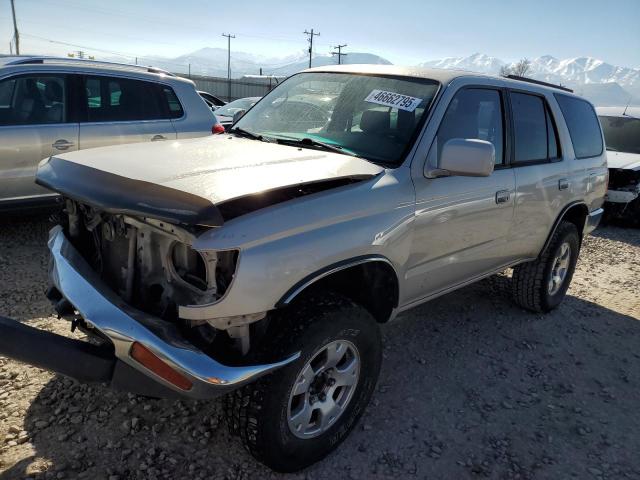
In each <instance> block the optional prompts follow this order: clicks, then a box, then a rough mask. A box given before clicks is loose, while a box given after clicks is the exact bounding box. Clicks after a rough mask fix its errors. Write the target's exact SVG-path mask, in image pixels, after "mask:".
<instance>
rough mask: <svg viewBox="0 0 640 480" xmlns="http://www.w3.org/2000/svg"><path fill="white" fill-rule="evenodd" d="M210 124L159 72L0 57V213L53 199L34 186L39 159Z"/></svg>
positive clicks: (187, 89)
mask: <svg viewBox="0 0 640 480" xmlns="http://www.w3.org/2000/svg"><path fill="white" fill-rule="evenodd" d="M216 123H217V121H216V119H215V116H214V115H213V113H212V112H211V110H210V109H209V108H207V105H206V104H205V102H204V101H203V100H202V98H201V97H200V96H199V95H198V94H197V93H196V90H195V87H194V84H193V83H192V82H191V81H189V80H185V79H182V78H178V77H175V76H173V75H172V74H170V73H167V72H164V71H161V70H157V69H154V68H150V67H139V66H135V65H121V64H114V63H104V62H94V61H90V60H74V59H68V58H60V59H58V58H49V57H3V58H0V209H2V210H6V209H13V208H16V207H24V206H31V205H39V204H42V203H47V201H51V200H52V199H53V198H54V197H56V196H57V195H56V194H54V193H53V192H51V191H50V190H46V189H44V188H42V187H40V186H38V185H36V184H35V183H34V177H35V172H36V168H37V166H38V163H39V162H40V160H42V159H43V158H46V157H49V156H51V155H54V154H57V153H60V152H69V151H74V150H81V149H82V150H84V149H87V148H94V147H102V146H106V145H116V144H121V143H133V142H148V141H152V142H153V141H157V140H172V139H173V140H175V139H176V138H189V137H199V136H203V135H211V133H212V127H214V125H216ZM218 128H220V126H219V125H218ZM217 133H219V132H217ZM132 161H133V160H132Z"/></svg>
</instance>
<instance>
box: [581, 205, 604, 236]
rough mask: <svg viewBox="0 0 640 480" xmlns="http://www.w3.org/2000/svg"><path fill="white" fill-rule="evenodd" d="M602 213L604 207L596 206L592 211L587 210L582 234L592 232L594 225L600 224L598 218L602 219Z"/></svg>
mask: <svg viewBox="0 0 640 480" xmlns="http://www.w3.org/2000/svg"><path fill="white" fill-rule="evenodd" d="M603 215H604V209H602V208H598V209H596V210H594V211H592V212H589V215H588V216H587V221H586V222H585V223H584V234H585V235H588V234H590V233H591V232H593V231H594V230H595V229H596V227H597V226H598V225H599V224H600V220H602V216H603Z"/></svg>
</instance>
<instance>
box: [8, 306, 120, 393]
mask: <svg viewBox="0 0 640 480" xmlns="http://www.w3.org/2000/svg"><path fill="white" fill-rule="evenodd" d="M0 355H2V356H5V357H10V358H13V359H14V360H18V361H20V362H24V363H29V364H31V365H35V366H36V367H40V368H44V369H46V370H53V371H54V372H57V373H60V374H62V375H65V376H67V377H72V378H75V379H77V380H80V381H82V382H110V381H111V378H112V377H113V371H114V368H115V365H116V357H115V355H114V354H113V352H112V351H109V350H107V349H104V348H100V347H98V346H96V345H92V344H90V343H87V342H83V341H81V340H74V339H71V338H67V337H63V336H62V335H56V334H55V333H50V332H45V331H44V330H40V329H38V328H34V327H30V326H29V325H25V324H24V323H20V322H18V321H16V320H12V319H10V318H6V317H1V316H0Z"/></svg>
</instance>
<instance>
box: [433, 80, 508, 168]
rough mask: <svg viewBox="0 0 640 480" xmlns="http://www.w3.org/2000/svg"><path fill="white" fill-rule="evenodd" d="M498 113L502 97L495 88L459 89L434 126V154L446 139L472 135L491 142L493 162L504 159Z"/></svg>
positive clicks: (502, 161)
mask: <svg viewBox="0 0 640 480" xmlns="http://www.w3.org/2000/svg"><path fill="white" fill-rule="evenodd" d="M502 117H503V115H502V100H501V96H500V92H499V91H498V90H491V89H488V88H465V89H463V90H460V91H459V92H458V93H456V95H455V97H453V100H451V103H450V104H449V107H448V108H447V112H446V113H445V115H444V118H443V119H442V123H441V124H440V128H439V130H438V145H439V148H438V150H439V152H438V157H439V155H440V152H442V146H443V145H444V144H445V143H447V141H449V140H451V139H453V138H475V139H479V140H486V141H488V142H491V143H492V144H493V146H494V148H495V150H496V164H497V165H500V164H502V163H504V158H503V151H504V148H503V144H504V140H503V137H504V135H503V126H502ZM439 162H440V158H438V163H439Z"/></svg>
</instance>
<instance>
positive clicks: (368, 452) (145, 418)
mask: <svg viewBox="0 0 640 480" xmlns="http://www.w3.org/2000/svg"><path fill="white" fill-rule="evenodd" d="M47 229H48V225H47V222H46V220H45V218H43V217H36V218H32V219H13V220H6V219H4V220H2V223H0V315H6V316H10V317H13V318H17V319H19V320H21V321H25V322H28V323H29V324H32V325H37V326H39V327H42V328H46V329H49V330H54V331H57V332H60V333H62V332H67V331H68V325H67V324H65V322H63V321H58V320H56V319H55V317H53V316H52V315H51V312H52V310H51V307H50V306H49V304H48V302H47V300H46V299H45V297H44V294H43V292H44V289H45V285H46V266H47V261H48V260H47V251H46V246H45V240H46V232H47ZM639 276H640V230H624V229H620V228H615V227H607V228H601V229H599V230H597V231H596V232H595V235H594V236H592V237H590V238H589V239H588V240H587V241H586V243H585V245H584V248H583V251H582V255H581V259H580V261H579V264H578V270H577V272H576V275H575V277H574V281H573V285H572V287H571V289H570V291H569V296H568V297H567V299H566V300H565V302H564V303H563V304H562V306H561V307H560V308H558V309H557V310H556V311H554V312H553V313H551V314H549V315H544V316H542V315H535V314H531V313H527V312H524V311H522V310H520V309H519V308H517V307H515V306H514V305H513V304H512V303H511V302H510V300H509V298H508V297H507V296H506V295H505V293H503V291H504V287H505V286H507V284H508V282H509V279H508V278H507V277H502V278H497V279H492V280H489V281H485V282H481V283H480V284H477V285H474V286H471V287H468V288H464V289H462V290H459V291H458V292H455V293H453V294H450V295H447V296H445V297H442V298H440V299H437V300H435V301H432V302H430V303H428V304H426V305H423V306H421V307H419V308H417V309H415V310H413V311H411V312H410V313H408V314H406V315H404V316H403V317H402V318H400V319H398V320H397V321H396V322H393V323H391V324H390V325H386V326H384V328H383V331H384V337H385V354H384V356H385V360H384V366H383V370H382V374H381V377H380V381H379V385H378V389H377V392H376V394H375V396H374V399H373V403H372V405H371V406H370V407H369V408H368V410H367V412H366V414H365V416H364V418H363V419H362V421H361V423H360V424H359V426H358V427H357V428H356V430H355V431H354V432H353V434H352V435H351V436H350V437H349V438H348V439H347V440H346V441H345V443H344V444H343V445H342V446H341V447H340V448H339V450H338V451H337V452H335V453H333V454H332V455H330V456H329V457H328V458H327V459H326V460H325V461H323V462H320V463H318V464H316V465H314V466H313V467H311V468H309V469H307V470H306V471H304V472H301V473H299V474H296V475H291V476H290V477H291V478H296V479H298V478H299V479H303V478H304V479H322V478H327V479H329V478H330V479H332V480H335V479H336V478H374V479H382V478H419V479H425V478H429V479H431V478H474V477H489V478H521V479H527V478H553V479H558V478H571V477H575V478H580V479H584V478H586V479H588V478H603V479H604V478H612V479H613V478H615V479H618V478H637V479H640V457H639V456H638V452H640V433H639V432H640V413H639V408H638V407H640V321H639V320H640V298H639V295H638V294H639V288H638V285H639V281H638V278H639ZM69 335H71V334H70V333H69ZM282 476H283V475H278V474H275V473H273V472H271V471H269V470H267V469H266V468H264V467H262V466H261V465H259V464H257V463H256V462H255V461H254V460H253V459H252V458H251V457H250V456H249V455H248V454H247V453H245V451H244V450H243V449H242V447H241V446H240V444H239V442H238V441H236V440H235V439H233V438H231V437H230V436H229V434H228V433H227V431H226V425H225V424H224V421H223V419H222V416H221V408H220V402H219V401H211V402H189V401H185V402H170V401H163V400H150V399H147V398H142V397H136V396H131V395H126V394H121V393H115V392H111V391H109V390H107V389H105V388H102V387H101V386H91V387H88V386H86V385H79V384H77V383H75V382H73V381H71V380H68V379H65V378H63V377H59V376H55V375H52V374H50V373H48V372H45V371H42V370H40V369H37V368H33V367H30V366H25V365H21V364H19V363H16V362H14V361H11V360H7V359H2V358H1V357H0V477H1V478H2V479H12V478H25V477H32V478H46V479H49V478H90V479H92V480H98V479H103V478H104V479H110V480H115V479H128V478H168V479H176V478H229V479H249V478H252V479H253V478H279V477H282Z"/></svg>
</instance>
